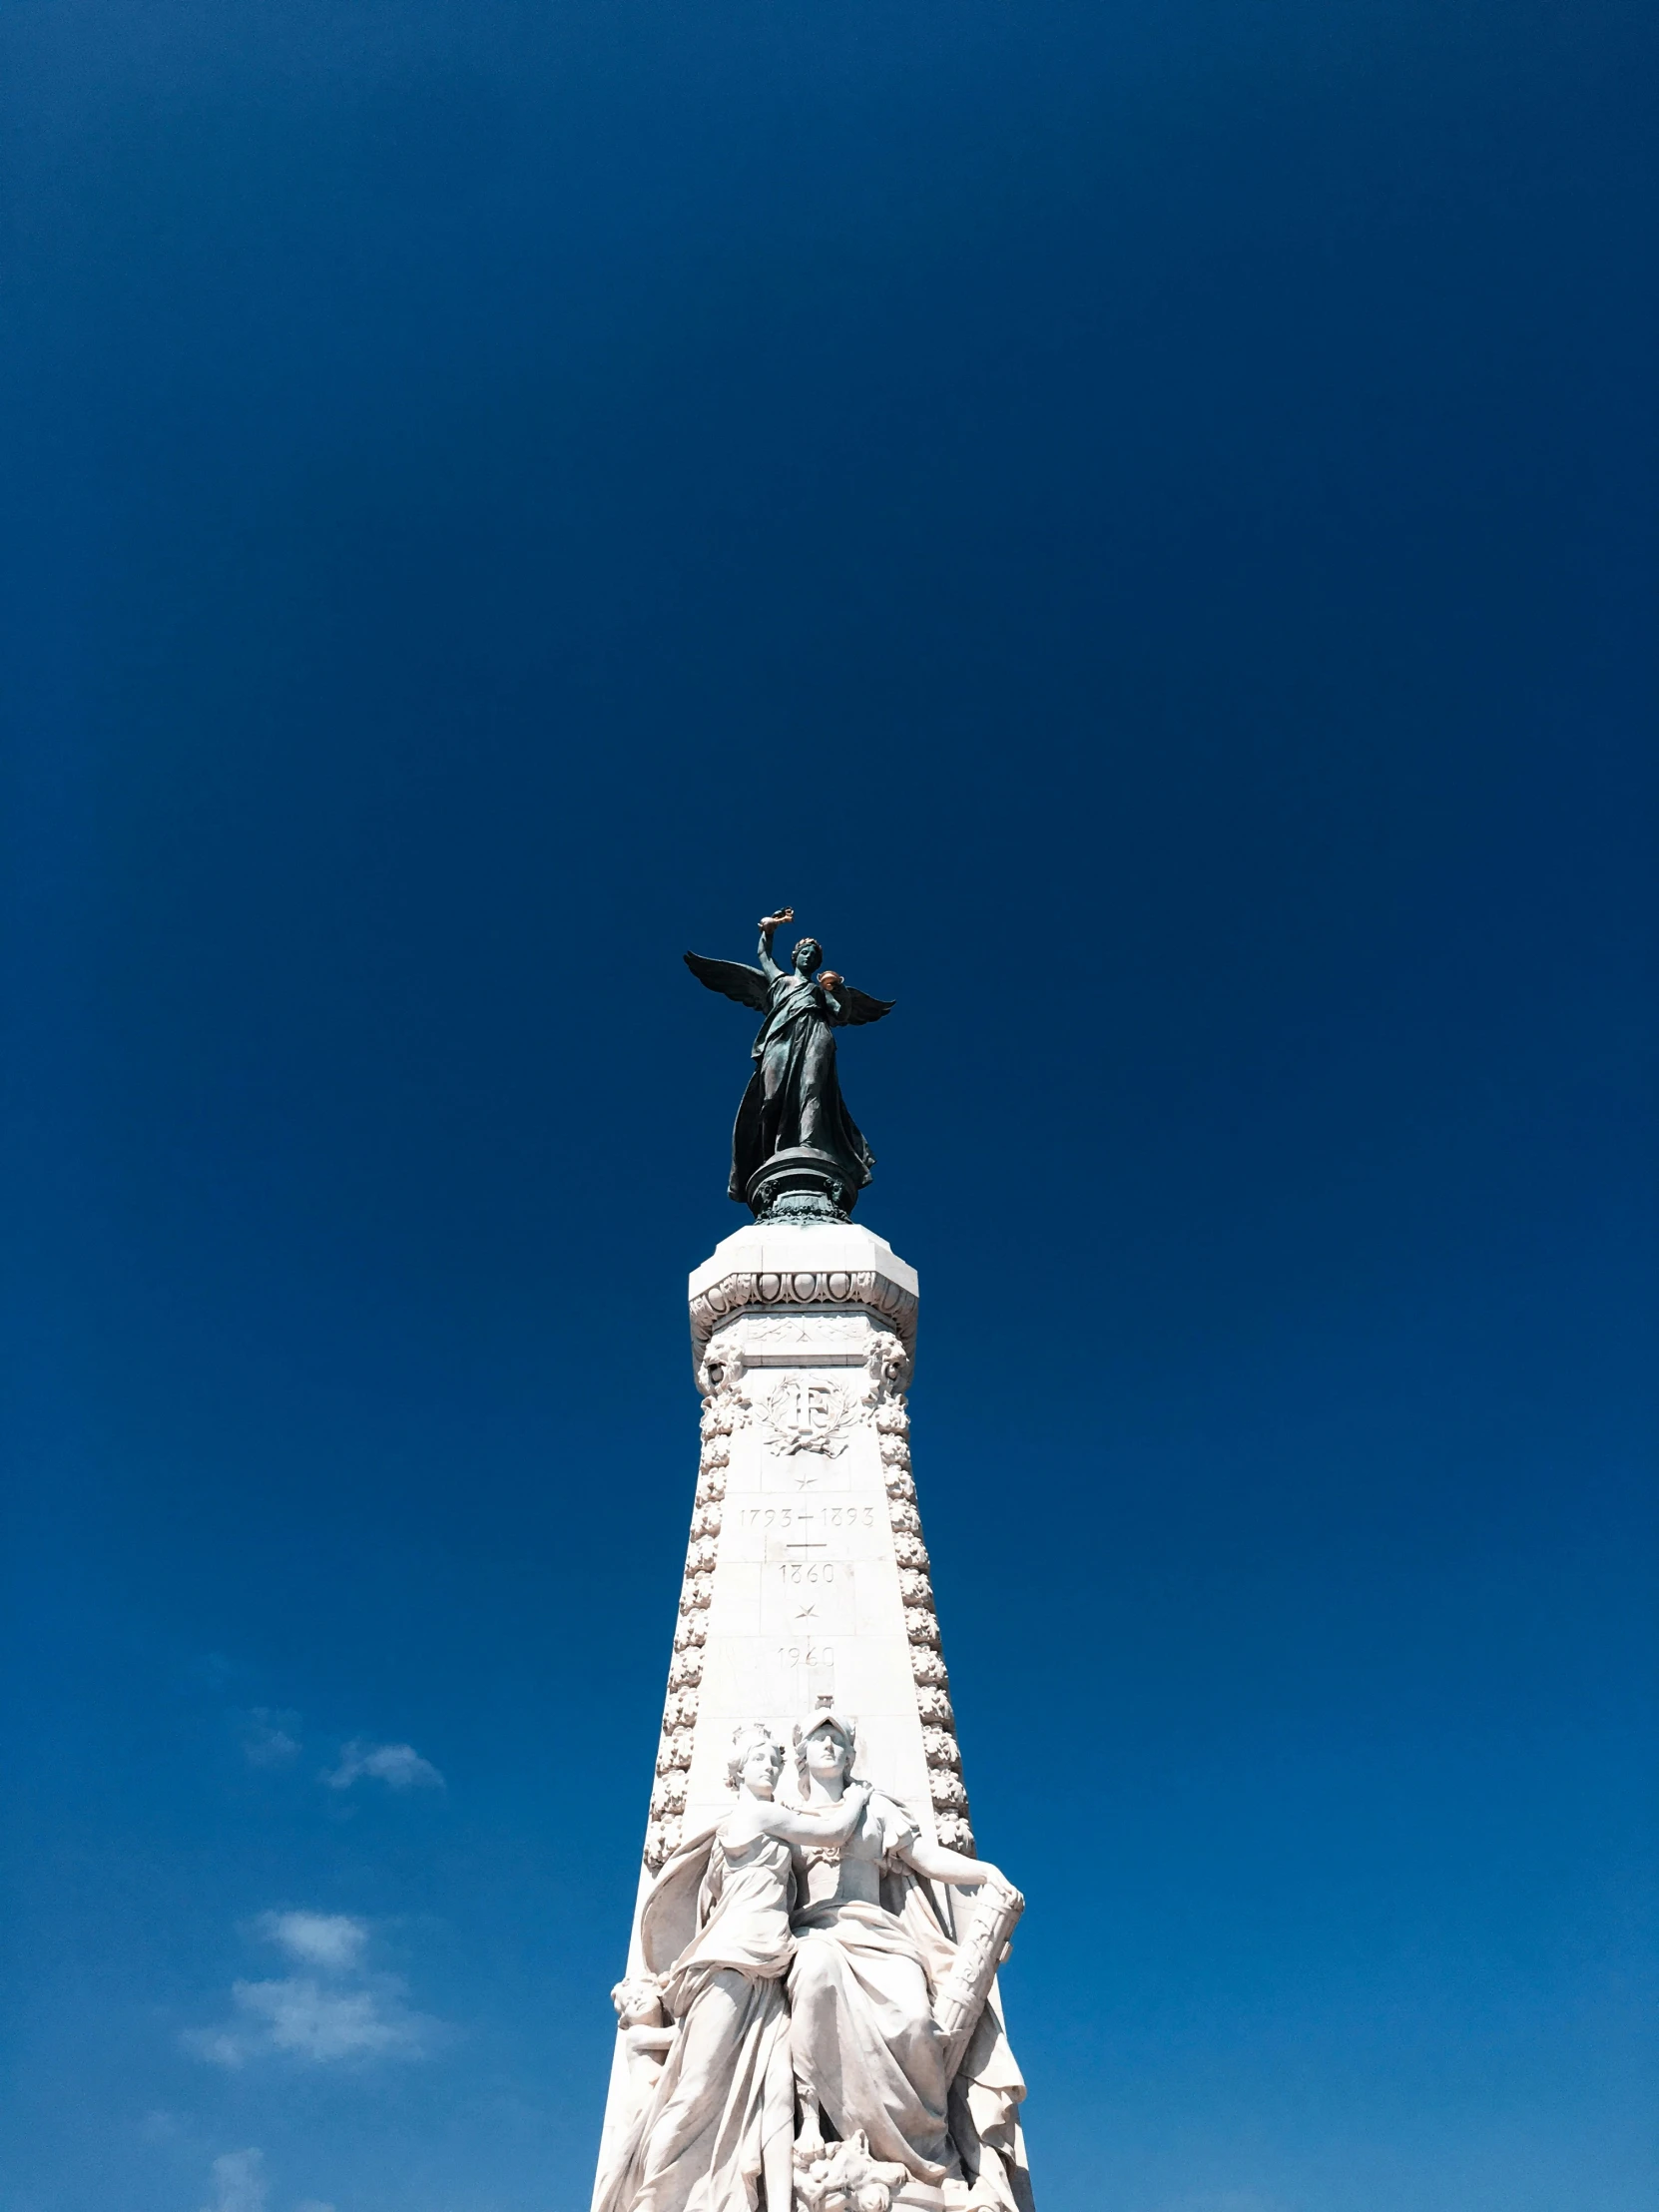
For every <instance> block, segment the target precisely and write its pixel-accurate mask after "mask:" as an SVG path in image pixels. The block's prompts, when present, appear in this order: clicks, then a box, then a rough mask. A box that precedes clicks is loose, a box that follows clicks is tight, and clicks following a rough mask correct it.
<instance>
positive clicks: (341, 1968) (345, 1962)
mask: <svg viewBox="0 0 1659 2212" xmlns="http://www.w3.org/2000/svg"><path fill="white" fill-rule="evenodd" d="M259 1929H260V1933H261V1935H262V1936H265V1937H267V1939H268V1940H270V1941H272V1942H275V1943H277V1944H279V1945H280V1946H281V1948H282V1949H283V1950H285V1951H286V1952H287V1954H288V1956H289V1957H290V1958H291V1959H293V1960H294V1961H295V1963H296V1964H298V1965H300V1966H304V1967H309V1968H311V1969H312V1970H311V1971H309V1972H300V1973H292V1974H284V1975H282V1976H280V1977H279V1978H277V1979H273V1980H269V1981H240V1980H239V1981H235V1982H233V1983H232V1984H231V2001H232V2005H233V2007H234V2009H235V2016H234V2017H233V2018H232V2019H230V2020H228V2021H226V2022H224V2023H223V2024H222V2025H221V2026H218V2027H206V2028H192V2029H190V2030H189V2031H188V2032H187V2033H186V2034H185V2036H184V2038H183V2039H184V2044H185V2047H186V2049H187V2050H190V2051H192V2052H194V2053H195V2055H196V2056H197V2057H198V2058H201V2059H205V2060H206V2061H207V2063H208V2064H209V2065H213V2066H226V2067H230V2068H237V2067H241V2066H245V2065H247V2064H249V2062H250V2061H251V2060H255V2059H260V2058H268V2057H287V2058H294V2059H298V2060H301V2061H303V2062H304V2063H306V2064H310V2065H329V2064H335V2063H338V2062H339V2061H342V2060H355V2061H358V2062H366V2061H368V2060H372V2059H379V2058H424V2057H425V2056H426V2055H427V2052H428V2051H429V2049H430V2048H431V2045H432V2042H433V2040H434V2038H435V2036H436V2034H437V2032H438V2023H437V2021H435V2020H433V2019H429V2018H427V2017H426V2016H425V2015H424V2014H422V2013H419V2012H414V2011H411V2010H410V2009H409V2006H408V2005H407V2003H406V2002H405V2001H404V1984H403V1982H402V1981H401V1980H400V1979H399V1978H398V1976H397V1975H395V1974H389V1973H368V1972H366V1971H365V1970H364V1967H363V1957H364V1952H365V1949H366V1946H367V1942H368V1928H367V1925H366V1923H364V1922H362V1921H359V1920H353V1919H352V1918H351V1917H350V1916H349V1915H348V1914H344V1913H267V1914H265V1915H264V1916H263V1918H262V1919H261V1921H260V1923H259Z"/></svg>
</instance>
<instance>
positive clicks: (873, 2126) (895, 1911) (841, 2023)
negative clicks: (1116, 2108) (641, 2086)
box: [789, 1712, 1031, 2212]
mask: <svg viewBox="0 0 1659 2212" xmlns="http://www.w3.org/2000/svg"><path fill="white" fill-rule="evenodd" d="M853 1743H854V1731H853V1728H852V1725H851V1724H850V1723H849V1722H848V1721H846V1720H845V1719H844V1718H842V1717H841V1716H839V1715H837V1714H835V1713H833V1712H821V1713H815V1714H812V1715H810V1716H809V1717H808V1718H807V1719H806V1720H805V1721H803V1722H802V1724H801V1725H800V1727H799V1728H798V1729H797V1730H796V1761H797V1768H798V1772H799V1775H800V1794H801V1796H802V1798H803V1801H804V1802H805V1803H806V1804H807V1805H809V1806H811V1807H818V1808H822V1809H823V1810H825V1811H826V1812H828V1811H829V1810H830V1808H831V1807H834V1806H839V1805H842V1804H844V1803H845V1800H846V1795H847V1793H848V1791H849V1789H851V1788H852V1787H854V1785H852V1783H851V1780H850V1770H851V1765H852V1756H853ZM796 1874H797V1884H798V1888H799V1891H800V1902H799V1903H798V1905H797V1908H796V1911H795V1915H794V1918H793V1920H792V1922H791V1927H792V1929H793V1930H794V1933H795V1939H796V1951H795V1958H794V1962H793V1963H792V1965H791V1967H790V1976H789V1998H790V2047H791V2059H792V2063H793V2065H794V2068H795V2076H796V2085H797V2091H798V2094H799V2096H800V2100H801V2106H802V2113H803V2121H802V2134H801V2142H800V2146H799V2149H798V2156H807V2155H811V2154H813V2153H814V2152H816V2150H817V2148H818V2147H819V2145H820V2144H821V2142H822V2136H823V2123H824V2120H825V2119H828V2120H829V2122H830V2125H831V2126H832V2127H833V2128H834V2130H835V2132H836V2134H838V2135H841V2136H843V2137H844V2136H847V2135H850V2134H851V2133H852V2132H853V2130H855V2129H862V2130H863V2131H864V2133H865V2134H866V2135H867V2136H868V2138H869V2147H870V2149H871V2151H872V2152H873V2153H874V2154H875V2155H876V2156H877V2157H880V2158H883V2159H893V2160H896V2161H898V2162H899V2163H901V2164H902V2165H904V2166H905V2167H906V2168H907V2169H908V2170H909V2171H910V2173H912V2174H913V2175H914V2176H915V2177H916V2179H917V2180H918V2181H923V2182H929V2183H932V2184H933V2185H935V2186H942V2188H943V2190H944V2192H945V2200H946V2202H947V2204H948V2203H954V2204H956V2205H959V2206H975V2207H985V2208H987V2212H989V2208H994V2212H1029V2208H1030V2203H1031V2196H1030V2180H1029V2176H1028V2173H1027V2170H1026V2166H1025V2154H1024V2145H1023V2140H1022V2138H1021V2135H1020V2129H1019V2121H1018V2106H1019V2103H1020V2100H1021V2099H1022V2098H1023V2097H1024V2094H1025V2084H1024V2081H1023V2080H1022V2079H1021V2077H1020V2073H1019V2069H1018V2067H1017V2066H1016V2065H1015V2063H1014V2058H1013V2053H1012V2052H1011V2051H1010V2050H1009V2048H1008V2044H1007V2040H1006V2037H1005V2036H1004V2034H1003V2032H1002V2022H1001V2018H1000V2016H999V2014H998V2013H997V2011H996V2008H995V2004H994V2000H993V2001H992V2002H990V2003H987V2005H986V2007H985V2011H984V2013H983V2014H982V2016H981V2018H980V2021H979V2024H978V2027H977V2029H976V2030H975V2033H974V2035H973V2038H972V2041H971V2042H970V2043H969V2045H968V2049H967V2053H966V2056H965V2057H964V2059H963V2061H962V2064H961V2068H960V2071H959V2072H958V2074H957V2076H956V2079H955V2081H954V2082H952V2081H951V2080H949V2079H947V2078H946V2072H945V2039H944V2036H943V2034H942V2033H941V2030H940V2028H939V2026H938V2024H937V2023H936V2021H935V2018H934V2013H933V1997H934V1993H935V1991H936V1990H937V1988H938V1986H939V1984H940V1983H941V1982H942V1981H943V1979H944V1977H945V1975H946V1973H947V1972H948V1971H949V1967H950V1963H951V1960H952V1958H953V1956H954V1948H955V1946H954V1944H953V1941H952V1939H951V1937H950V1936H949V1934H948V1933H947V1932H946V1929H945V1926H944V1923H943V1919H942V1917H941V1915H940V1913H939V1911H938V1910H937V1909H936V1907H935V1905H934V1903H933V1900H932V1898H931V1895H930V1893H929V1891H928V1887H927V1886H928V1884H930V1883H944V1884H946V1885H951V1886H957V1885H963V1886H967V1885H977V1884H980V1883H984V1882H987V1881H990V1880H992V1879H993V1878H997V1879H1000V1878H999V1877H997V1870H996V1869H995V1868H994V1867H992V1866H990V1865H989V1864H988V1863H987V1862H986V1861H983V1860H979V1859H970V1858H968V1857H966V1856H965V1855H964V1854H963V1853H961V1852H956V1851H947V1850H946V1849H945V1848H944V1847H943V1846H942V1845H940V1844H936V1843H934V1842H932V1841H931V1840H930V1839H929V1838H927V1837H924V1836H923V1835H922V1834H921V1833H920V1831H919V1829H918V1828H917V1826H916V1823H915V1822H914V1821H913V1820H911V1818H910V1816H909V1815H908V1814H907V1813H906V1812H905V1811H904V1810H903V1808H902V1807H901V1806H898V1805H896V1804H895V1803H894V1802H893V1801H892V1800H891V1799H890V1798H887V1797H883V1796H881V1795H879V1794H871V1795H870V1796H869V1797H868V1798H867V1800H866V1802H865V1803H864V1804H863V1805H862V1806H861V1808H860V1810H859V1813H858V1816H857V1818H856V1820H855V1821H854V1822H853V1824H852V1827H851V1832H850V1834H849V1836H848V1838H847V1840H846V1842H845V1843H844V1844H841V1845H840V1846H839V1847H838V1848H830V1849H826V1848H825V1847H824V1845H823V1843H822V1842H821V1841H818V1840H814V1839H809V1840H808V1841H807V1842H806V1843H804V1844H798V1845H797V1846H796Z"/></svg>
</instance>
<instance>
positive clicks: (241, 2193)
mask: <svg viewBox="0 0 1659 2212" xmlns="http://www.w3.org/2000/svg"><path fill="white" fill-rule="evenodd" d="M213 2176H214V2200H213V2202H212V2204H205V2205H204V2206H203V2207H202V2212H265V2207H266V2199H267V2198H268V2197H269V2195H270V2193H271V2191H270V2187H269V2184H268V2183H267V2181H266V2178H265V2152H264V2151H263V2150H228V2151H227V2152H226V2153H225V2155H224V2157H223V2158H216V2159H215V2160H214V2164H213Z"/></svg>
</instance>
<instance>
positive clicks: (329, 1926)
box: [259, 1913, 368, 1973]
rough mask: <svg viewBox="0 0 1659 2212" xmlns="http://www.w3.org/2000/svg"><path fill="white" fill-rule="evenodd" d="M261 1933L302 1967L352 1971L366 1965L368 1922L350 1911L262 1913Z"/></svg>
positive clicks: (327, 1970) (329, 1970) (344, 1971)
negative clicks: (364, 1959)
mask: <svg viewBox="0 0 1659 2212" xmlns="http://www.w3.org/2000/svg"><path fill="white" fill-rule="evenodd" d="M259 1930H260V1934H261V1935H262V1936H265V1938H266V1940H267V1941H268V1942H273V1943H278V1944H280V1946H281V1948H282V1949H283V1950H285V1951H286V1952H287V1954H288V1956H289V1957H290V1958H292V1959H296V1960H297V1961H298V1963H299V1964H300V1965H302V1966H320V1967H322V1969H323V1970H324V1971H325V1972H327V1973H352V1972H354V1971H355V1970H356V1968H357V1967H358V1966H360V1965H361V1964H362V1958H363V1952H364V1950H365V1948H366V1947H367V1944H368V1923H367V1922H366V1921H359V1920H354V1919H353V1918H352V1916H351V1915H350V1914H349V1913H262V1914H261V1916H260V1921H259Z"/></svg>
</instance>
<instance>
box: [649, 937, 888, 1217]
mask: <svg viewBox="0 0 1659 2212" xmlns="http://www.w3.org/2000/svg"><path fill="white" fill-rule="evenodd" d="M794 919H795V909H794V907H793V906H786V907H785V908H784V909H783V911H782V912H781V913H776V914H768V915H767V916H766V918H765V919H764V920H763V921H762V923H761V949H760V961H761V964H760V966H759V967H758V968H752V967H746V966H745V965H744V964H743V962H742V961H741V960H707V959H705V958H704V957H703V955H702V954H701V953H700V952H688V953H687V954H686V965H687V967H689V968H690V969H691V971H692V973H693V974H694V975H695V976H696V977H697V979H698V981H699V982H700V983H706V984H707V985H708V987H709V989H710V990H712V991H723V992H724V993H725V995H726V996H727V997H728V998H735V999H736V1000H737V1001H738V1003H739V1004H740V1005H742V1006H753V1007H754V1008H755V1011H756V1012H757V1013H759V1014H764V1015H765V1017H766V1018H765V1020H764V1021H763V1022H762V1024H761V1033H760V1035H759V1036H758V1037H757V1038H756V1039H755V1046H754V1050H753V1053H752V1054H751V1057H752V1058H753V1060H754V1062H755V1073H754V1074H753V1075H752V1076H751V1077H750V1079H749V1088H748V1090H746V1091H745V1092H744V1094H743V1103H742V1105H741V1106H739V1108H738V1119H737V1124H736V1126H735V1127H734V1129H733V1131H732V1180H731V1182H730V1184H729V1185H728V1191H729V1193H730V1195H731V1196H732V1197H733V1198H735V1199H736V1200H737V1201H738V1202H739V1204H740V1205H746V1206H749V1207H750V1208H752V1209H753V1211H754V1213H755V1215H756V1217H757V1218H758V1219H784V1220H797V1221H844V1220H845V1219H846V1217H847V1216H848V1214H850V1212H851V1211H852V1206H853V1203H854V1201H855V1200H856V1198H857V1195H858V1193H859V1191H861V1190H862V1189H863V1187H864V1185H865V1184H866V1183H867V1182H868V1181H869V1176H870V1170H871V1168H873V1167H874V1165H875V1155H874V1154H873V1153H872V1152H871V1151H870V1149H869V1146H868V1145H867V1144H865V1142H864V1140H863V1136H862V1134H861V1133H860V1131H859V1128H858V1125H857V1123H856V1122H855V1121H854V1120H853V1119H852V1116H851V1115H850V1114H849V1113H848V1112H847V1110H846V1106H845V1103H844V1102H843V1100H842V1098H841V1090H840V1084H839V1082H838V1080H837V1079H836V1075H835V1039H834V1034H833V1032H834V1031H835V1030H836V1029H839V1028H842V1027H844V1026H847V1025H851V1024H854V1023H857V1022H864V1021H879V1020H880V1019H881V1016H882V1015H883V1014H886V1013H890V1012H891V1011H892V1007H893V1003H894V1002H893V1000H892V999H890V998H871V997H869V996H868V994H867V993H866V992H864V991H855V990H854V989H853V988H852V986H851V984H850V983H848V982H847V981H846V979H845V977H844V976H840V975H837V974H836V973H835V971H834V969H833V968H826V967H820V966H819V962H820V961H821V960H822V959H823V958H824V948H823V946H822V945H821V944H820V943H819V941H818V939H817V938H816V937H803V938H802V940H801V942H800V943H799V944H798V945H797V946H796V948H795V950H794V951H793V952H792V953H791V955H790V964H789V966H788V967H787V968H786V967H780V966H779V964H778V962H777V961H776V960H775V959H774V958H773V956H772V940H773V936H774V934H775V932H776V931H777V930H779V929H780V928H782V926H783V925H784V923H785V922H787V921H793V920H794Z"/></svg>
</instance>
